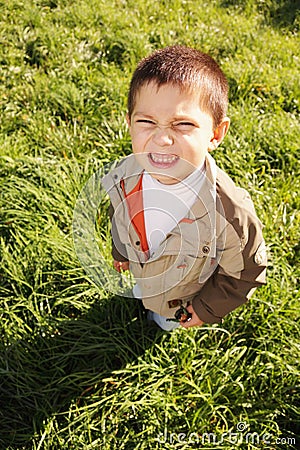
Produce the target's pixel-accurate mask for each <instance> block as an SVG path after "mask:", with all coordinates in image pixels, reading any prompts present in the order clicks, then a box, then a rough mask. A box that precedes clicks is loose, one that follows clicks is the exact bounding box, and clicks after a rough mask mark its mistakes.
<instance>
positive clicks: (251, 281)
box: [192, 209, 267, 323]
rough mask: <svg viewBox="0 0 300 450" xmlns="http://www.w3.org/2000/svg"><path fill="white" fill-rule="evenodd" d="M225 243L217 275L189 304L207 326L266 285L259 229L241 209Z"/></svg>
mask: <svg viewBox="0 0 300 450" xmlns="http://www.w3.org/2000/svg"><path fill="white" fill-rule="evenodd" d="M241 211H242V212H241ZM225 242H226V244H225V248H224V250H223V251H222V254H221V257H220V261H219V264H218V266H217V268H216V271H215V272H214V273H213V274H212V276H211V277H210V278H209V279H208V280H207V282H206V283H205V284H204V286H203V287H202V289H201V290H200V291H199V293H197V295H196V296H195V297H194V298H193V301H192V305H193V308H194V310H195V312H196V314H197V315H198V317H199V318H200V319H201V320H202V321H203V322H206V323H219V322H221V320H222V318H223V317H224V316H226V315H227V314H228V313H229V312H231V311H233V310H234V309H236V308H237V307H239V306H240V305H242V304H243V303H245V302H246V301H247V300H248V299H249V298H250V297H251V295H252V294H253V293H254V291H255V289H256V288H257V287H259V286H261V285H263V284H265V282H266V267H267V252H266V246H265V242H264V239H263V236H262V225H261V223H260V221H259V220H258V219H257V217H256V216H255V215H253V214H247V213H246V214H245V212H243V210H241V209H240V213H239V214H237V216H236V217H235V218H234V219H232V220H231V221H230V222H229V224H228V226H227V230H226V241H225Z"/></svg>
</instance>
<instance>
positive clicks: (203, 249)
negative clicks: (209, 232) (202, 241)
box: [202, 245, 210, 255]
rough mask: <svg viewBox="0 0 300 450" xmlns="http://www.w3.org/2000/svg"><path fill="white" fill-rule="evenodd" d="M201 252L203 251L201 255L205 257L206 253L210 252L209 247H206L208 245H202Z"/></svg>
mask: <svg viewBox="0 0 300 450" xmlns="http://www.w3.org/2000/svg"><path fill="white" fill-rule="evenodd" d="M202 251H203V253H205V255H207V253H209V251H210V248H209V246H208V245H204V246H203V247H202Z"/></svg>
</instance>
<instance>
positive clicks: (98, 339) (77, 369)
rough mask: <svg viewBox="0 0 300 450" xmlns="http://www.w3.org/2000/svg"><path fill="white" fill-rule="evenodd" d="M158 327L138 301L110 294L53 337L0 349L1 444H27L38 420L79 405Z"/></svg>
mask: <svg viewBox="0 0 300 450" xmlns="http://www.w3.org/2000/svg"><path fill="white" fill-rule="evenodd" d="M162 336H163V332H162V331H161V330H159V329H158V328H157V327H156V326H154V325H151V324H149V323H148V322H147V320H146V317H145V312H144V311H143V309H142V307H141V305H140V302H138V301H137V300H132V299H130V300H128V299H124V298H121V297H113V298H111V299H110V300H109V301H106V303H105V306H103V305H99V304H95V305H94V306H93V308H92V309H91V310H90V311H89V312H88V313H87V314H86V315H85V316H81V317H80V318H77V319H72V320H68V321H66V322H63V323H62V324H61V325H60V326H59V327H58V328H57V330H56V332H55V334H54V335H52V336H33V337H32V338H30V339H28V340H26V341H20V342H18V343H16V344H14V345H11V346H9V347H6V348H3V347H2V349H1V354H0V358H1V359H0V361H1V363H0V364H1V369H0V370H1V383H0V398H1V411H0V420H1V431H0V447H1V448H8V446H9V448H10V449H16V448H20V447H19V446H20V445H22V448H31V447H30V441H31V438H32V437H33V434H34V433H35V432H39V431H40V429H41V428H42V426H43V421H46V419H47V417H49V416H50V415H52V414H54V413H59V412H62V411H67V410H68V409H69V406H70V403H71V402H76V403H77V404H78V405H80V404H81V402H82V401H84V397H85V396H86V395H90V394H91V392H93V389H94V387H95V386H96V385H98V386H99V383H101V382H102V379H103V378H106V377H109V376H111V374H112V372H113V371H115V370H118V369H120V368H122V367H124V366H125V365H126V364H127V363H129V362H132V361H134V360H135V359H136V358H138V357H139V356H140V355H142V354H143V353H144V352H145V350H146V349H147V348H149V347H150V346H152V345H153V343H154V342H159V340H160V337H162Z"/></svg>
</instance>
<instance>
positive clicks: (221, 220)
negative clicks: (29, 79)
mask: <svg viewBox="0 0 300 450" xmlns="http://www.w3.org/2000/svg"><path fill="white" fill-rule="evenodd" d="M227 105H228V83H227V80H226V78H225V76H224V74H223V72H222V71H221V69H220V68H219V66H218V65H217V63H216V62H215V61H214V60H213V59H212V58H211V57H210V56H208V55H206V54H204V53H202V52H200V51H198V50H195V49H192V48H188V47H184V46H171V47H167V48H164V49H161V50H158V51H156V52H154V53H153V54H152V55H150V56H148V57H147V58H145V59H143V60H142V61H141V62H140V63H139V65H138V66H137V68H136V70H135V72H134V74H133V77H132V80H131V84H130V90H129V95H128V114H127V121H128V126H129V130H130V135H131V139H132V149H133V155H130V156H129V157H127V158H124V159H123V160H122V161H121V162H120V163H118V164H117V165H116V167H115V168H114V169H112V170H111V172H110V173H109V174H108V175H107V176H105V177H104V178H103V180H102V182H103V186H104V188H105V189H106V191H107V192H108V194H109V196H110V200H111V208H110V216H111V220H112V238H113V252H112V253H113V258H114V267H115V269H116V270H118V271H119V272H120V271H122V270H127V269H130V270H131V271H132V273H133V275H134V277H135V281H136V285H135V287H134V289H133V294H134V296H135V297H138V298H141V299H142V301H143V304H144V306H145V307H146V308H147V309H148V310H149V311H150V317H151V318H152V319H153V320H154V321H155V322H156V323H157V324H158V325H159V326H160V327H161V328H163V329H165V330H170V329H173V328H175V327H177V326H179V324H180V325H182V326H183V327H185V328H188V327H193V326H201V325H203V323H214V322H220V321H221V320H222V318H223V317H224V316H225V315H226V314H228V313H229V312H230V311H232V310H234V309H235V308H237V307H238V306H239V305H241V304H243V303H245V302H246V301H247V299H248V298H249V297H250V296H251V295H252V293H253V292H254V290H255V288H256V287H258V286H260V285H261V284H263V283H264V282H265V269H266V252H265V245H264V240H263V237H262V231H261V230H262V225H261V223H260V221H259V220H258V218H257V217H256V214H255V211H254V207H253V204H252V202H251V200H250V197H249V195H248V193H247V192H246V191H245V190H243V189H241V188H238V187H236V186H235V185H234V183H233V181H232V180H231V179H230V178H229V177H228V176H227V175H226V174H225V173H224V172H223V171H222V170H220V169H219V168H218V167H217V166H216V164H215V162H214V160H213V158H212V157H211V156H210V154H209V152H211V151H212V150H214V149H216V148H217V147H218V145H220V143H221V142H222V141H223V139H224V137H225V136H226V133H227V131H228V128H229V119H228V118H227V116H226V112H227ZM174 316H175V317H177V318H178V319H177V320H178V322H179V323H176V321H174ZM175 320H176V319H175Z"/></svg>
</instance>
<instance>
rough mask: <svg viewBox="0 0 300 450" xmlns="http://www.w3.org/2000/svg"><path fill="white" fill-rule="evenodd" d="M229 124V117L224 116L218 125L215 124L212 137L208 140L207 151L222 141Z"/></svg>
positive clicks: (213, 148)
mask: <svg viewBox="0 0 300 450" xmlns="http://www.w3.org/2000/svg"><path fill="white" fill-rule="evenodd" d="M229 125H230V119H229V118H228V117H225V118H224V119H223V120H222V122H221V123H220V125H218V126H217V128H216V129H215V131H214V134H213V137H212V138H211V140H210V143H209V146H208V151H210V152H211V151H212V150H215V149H216V148H217V147H218V146H219V145H220V144H221V142H222V141H223V139H224V137H225V136H226V134H227V131H228V129H229Z"/></svg>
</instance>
